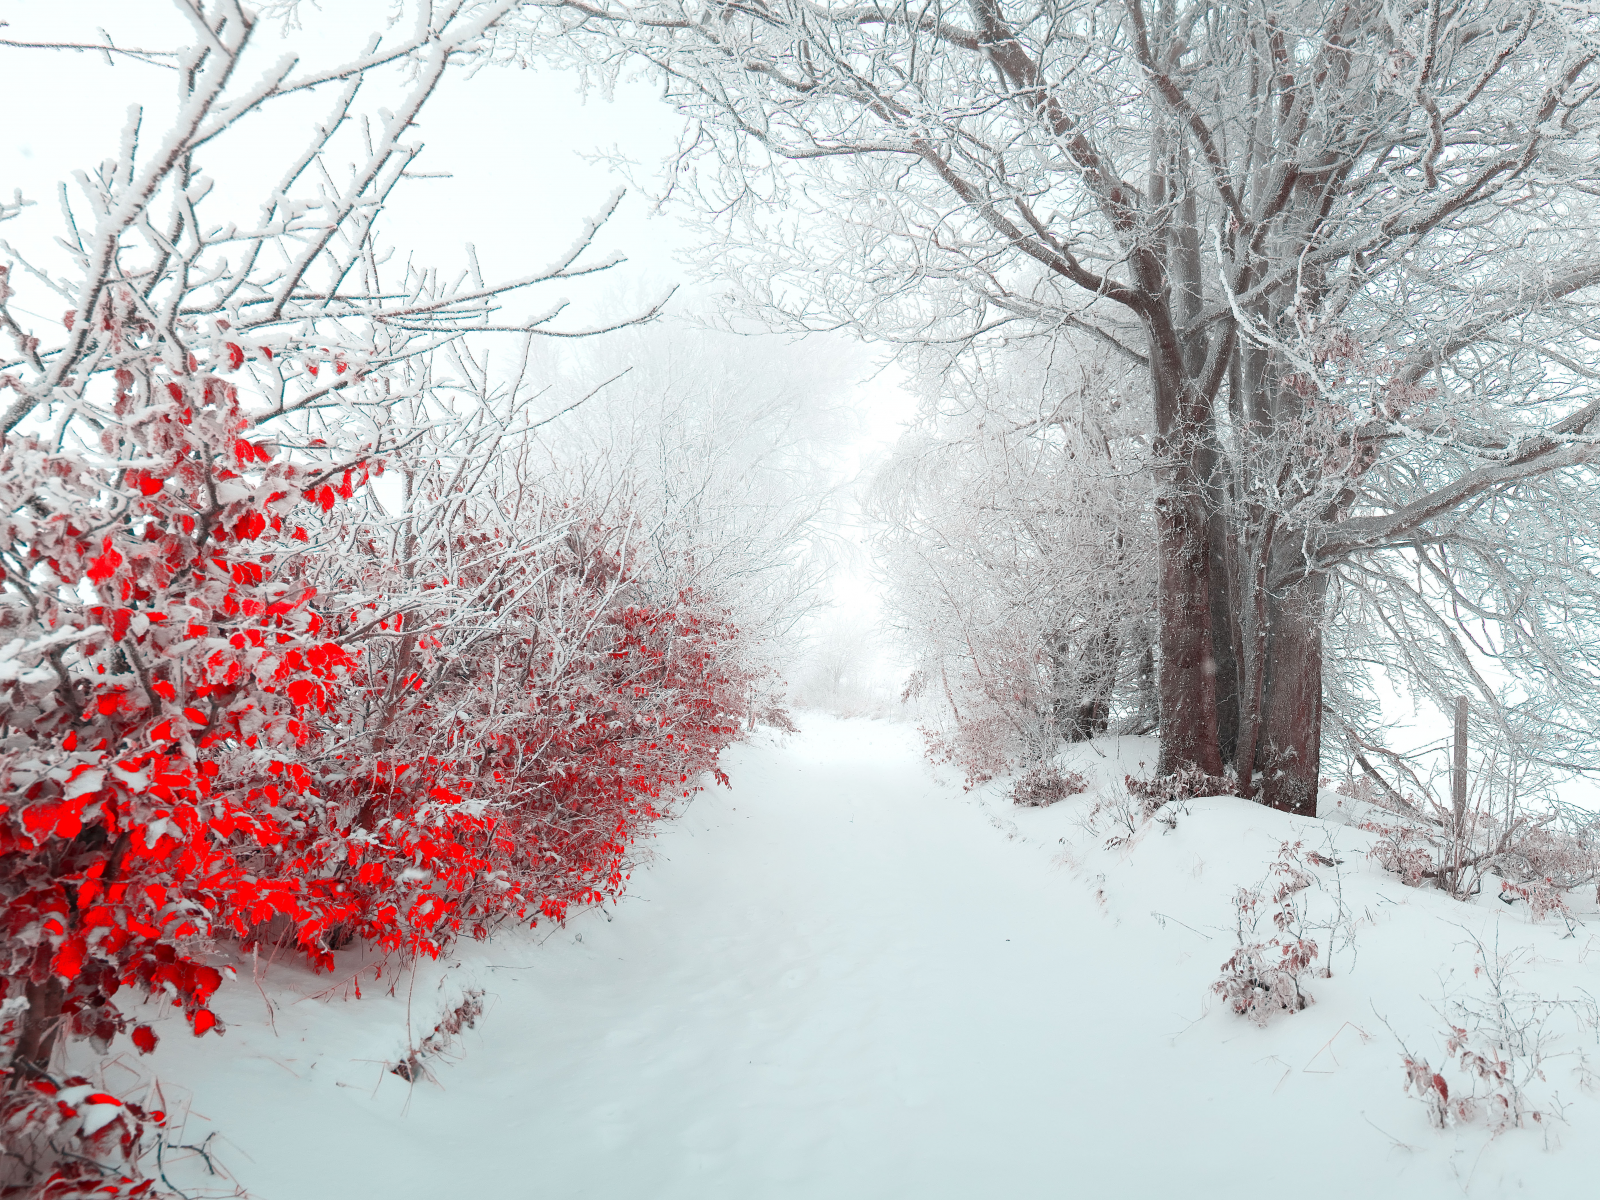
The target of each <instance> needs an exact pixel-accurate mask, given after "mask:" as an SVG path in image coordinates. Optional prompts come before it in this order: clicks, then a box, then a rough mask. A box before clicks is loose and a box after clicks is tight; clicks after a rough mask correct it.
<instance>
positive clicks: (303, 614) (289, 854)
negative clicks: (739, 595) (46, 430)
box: [0, 375, 745, 1072]
mask: <svg viewBox="0 0 1600 1200" xmlns="http://www.w3.org/2000/svg"><path fill="white" fill-rule="evenodd" d="M119 382H121V379H120V376H119ZM124 386H126V384H124ZM149 395H150V403H149V404H148V405H147V406H146V407H144V408H143V409H140V410H139V412H138V419H137V420H130V421H129V423H128V424H127V425H125V426H122V427H119V428H115V429H112V430H109V431H108V432H107V433H106V435H105V439H106V447H105V448H106V452H107V454H108V455H109V454H111V453H112V451H116V453H117V455H118V456H120V458H121V461H122V462H124V463H129V464H130V465H128V466H126V467H125V468H124V469H122V470H121V471H120V472H112V471H110V470H109V469H107V468H102V467H100V466H99V465H97V464H96V463H95V462H94V461H92V460H90V459H89V458H88V457H87V456H79V457H74V456H71V455H66V454H61V453H56V452H53V451H51V450H49V449H47V448H46V447H44V446H43V445H41V444H40V443H38V442H36V441H34V440H32V439H29V438H18V437H13V438H10V439H8V440H7V441H6V443H5V445H4V451H3V457H0V477H3V479H0V491H3V492H4V504H3V511H4V512H5V513H7V514H9V516H8V517H6V518H5V519H4V523H3V525H0V555H3V556H4V570H5V575H4V578H3V583H4V593H3V596H0V604H3V607H0V646H3V649H0V716H3V719H4V721H5V727H6V731H7V733H8V735H9V736H8V739H7V740H6V741H5V743H4V744H3V749H0V896H3V899H4V910H3V915H0V965H3V967H4V969H5V970H6V972H7V975H8V979H9V981H10V982H9V984H8V987H9V988H10V992H11V994H12V995H13V996H14V997H18V998H20V997H21V995H22V993H23V992H24V991H26V992H27V999H28V1002H29V1008H28V1012H27V1017H26V1020H25V1021H24V1026H25V1027H24V1029H23V1030H22V1031H21V1032H20V1033H19V1034H18V1036H17V1037H16V1038H13V1039H12V1041H13V1042H14V1043H15V1045H14V1049H15V1050H16V1051H17V1053H18V1054H19V1055H20V1058H21V1059H22V1060H28V1061H25V1062H24V1061H19V1063H18V1065H19V1067H21V1068H22V1069H24V1070H29V1071H34V1072H42V1071H43V1070H45V1069H46V1067H47V1066H48V1061H47V1060H48V1051H49V1046H50V1043H51V1040H52V1038H53V1036H54V1034H53V1031H51V1030H46V1029H44V1028H43V1026H44V1025H45V1024H47V1023H52V1022H54V1021H56V1020H57V1018H58V1017H59V1018H60V1019H61V1020H62V1021H64V1022H65V1024H66V1026H67V1027H68V1028H69V1029H70V1031H71V1032H73V1033H76V1034H78V1035H84V1036H91V1037H93V1038H95V1039H96V1040H97V1041H99V1042H101V1043H104V1042H106V1041H109V1039H110V1038H111V1037H112V1036H113V1035H115V1034H116V1033H118V1032H121V1031H123V1030H124V1029H125V1027H126V1022H125V1020H124V1017H123V1015H122V1013H121V1012H120V1011H119V1009H118V1008H117V1006H116V1005H115V1003H114V1002H113V999H112V998H113V996H114V995H115V994H116V993H117V992H118V990H119V989H121V988H122V987H124V986H130V985H132V986H136V987H138V988H141V989H143V990H144V991H145V992H147V993H152V994H156V993H165V994H166V995H168V996H170V997H171V1000H172V1002H173V1004H174V1005H177V1006H180V1007H182V1009H183V1010H184V1013H185V1015H186V1016H187V1018H188V1020H189V1021H190V1023H191V1026H192V1028H193V1030H194V1032H195V1033H196V1034H197V1035H199V1034H204V1033H206V1032H207V1031H209V1030H216V1031H218V1032H219V1033H220V1032H221V1028H222V1027H221V1024H220V1022H219V1021H218V1020H217V1018H216V1016H215V1015H214V1014H213V1013H212V1012H211V1010H210V1008H209V1007H208V1004H209V1001H210V998H211V996H212V995H213V993H214V992H215V991H216V990H217V988H218V987H220V986H221V984H222V983H223V980H224V976H225V975H227V974H231V972H230V971H229V970H228V968H226V967H221V968H219V967H218V966H216V965H213V964H212V962H211V961H208V960H209V959H210V952H211V948H212V946H213V943H214V941H215V940H216V939H217V938H219V937H234V938H237V939H239V940H241V941H242V942H244V943H245V944H250V943H252V942H254V941H258V940H260V939H263V938H268V937H270V938H272V939H273V940H275V941H279V942H283V943H289V944H292V945H293V946H295V947H297V948H298V949H299V950H300V951H301V952H302V953H303V954H304V955H305V956H306V957H307V958H308V959H309V960H310V961H311V963H312V964H313V965H314V966H317V967H331V966H332V962H333V959H332V952H333V951H334V950H335V949H337V948H338V947H339V946H341V945H343V944H345V943H346V942H348V941H349V940H350V939H352V938H362V939H366V940H368V941H371V942H373V943H376V944H377V945H378V946H380V947H382V948H383V949H385V950H391V951H400V952H404V953H408V954H417V953H423V954H429V955H437V954H439V953H440V951H441V950H442V949H443V948H444V947H445V946H446V945H447V944H448V943H449V941H450V940H451V939H452V938H453V937H455V936H457V935H458V934H459V933H461V932H462V931H467V932H470V933H472V934H473V935H474V936H479V937H481V936H484V935H486V933H487V932H488V930H489V929H490V928H491V927H492V925H493V924H494V923H495V922H496V921H497V920H501V919H506V918H513V919H519V920H537V919H539V918H540V917H549V918H555V919H560V918H561V917H563V916H564V915H565V913H566V912H567V910H568V908H569V907H570V906H571V905H573V904H586V903H594V902H598V901H600V900H602V899H603V898H605V897H607V896H609V895H614V894H615V893H616V892H617V891H619V890H620V889H621V887H622V886H623V885H624V882H625V879H626V854H627V849H628V847H629V845H630V844H631V843H632V842H633V841H634V839H635V838H636V837H637V836H638V835H639V833H640V831H641V830H642V829H644V828H645V827H646V826H647V825H648V824H649V823H650V822H651V821H653V820H655V819H657V818H659V817H660V816H661V815H662V814H663V812H664V811H665V809H666V807H667V805H668V803H669V801H670V800H671V799H672V798H673V797H675V796H677V795H679V794H683V795H687V794H688V790H689V789H690V788H691V787H692V786H693V784H692V782H691V781H692V780H693V779H695V778H696V777H697V776H699V775H700V774H701V773H702V772H704V771H707V770H714V769H715V763H716V759H717V755H718V753H719V752H720V750H721V749H722V748H723V747H724V746H725V745H726V744H727V743H728V742H729V741H731V740H732V739H733V737H734V736H736V734H737V721H736V718H734V717H732V716H730V715H727V714H730V713H732V712H734V711H736V710H737V709H738V707H739V703H740V700H739V697H740V696H741V694H742V691H743V689H744V687H745V677H744V676H743V675H742V674H740V673H739V672H738V671H737V670H734V669H732V668H731V667H730V665H729V664H730V663H732V662H734V661H735V656H734V654H733V652H732V651H733V647H734V645H735V643H736V640H737V631H736V630H734V629H733V628H732V627H731V626H730V624H729V623H728V620H727V617H726V614H725V613H722V612H721V611H720V610H718V609H717V608H716V607H715V605H714V604H712V603H710V602H709V601H708V600H707V599H706V598H704V597H703V596H701V595H700V594H699V593H697V592H695V591H693V590H690V589H681V590H677V591H676V593H675V594H669V599H670V603H663V602H662V596H661V591H662V587H661V585H660V584H656V583H652V582H651V581H648V580H643V579H640V578H638V577H637V576H636V574H635V573H634V571H633V568H632V566H631V565H630V564H629V563H628V562H627V561H626V560H625V555H624V554H623V553H622V552H621V550H619V549H615V548H611V547H610V545H609V539H610V536H611V534H612V533H614V532H615V531H614V530H608V529H607V528H605V527H603V526H602V525H601V524H600V523H599V522H598V521H595V520H593V519H589V518H585V517H582V516H580V515H576V514H577V512H578V510H577V509H572V508H571V507H570V506H563V513H564V515H563V516H562V518H561V523H560V525H559V528H556V529H555V530H554V532H553V533H552V535H551V537H549V538H548V539H547V540H546V541H545V542H544V543H542V544H541V545H540V547H539V548H538V549H539V552H538V553H536V554H530V555H512V554H508V553H506V550H507V545H506V544H505V539H504V538H502V537H501V536H500V535H499V534H498V533H496V532H495V531H494V530H492V529H486V530H475V531H469V532H468V533H467V534H464V535H463V536H464V537H467V538H468V539H469V540H470V539H476V540H477V544H479V549H480V550H481V553H478V554H477V555H476V557H475V558H474V559H473V562H474V563H475V564H476V565H475V566H472V567H471V568H470V570H465V569H464V571H463V573H461V574H459V575H457V576H455V577H453V578H444V579H438V580H433V581H424V582H421V583H418V582H417V581H416V580H414V579H412V580H409V581H408V582H407V586H408V587H410V588H411V591H410V593H408V594H407V596H403V597H402V598H401V603H400V604H399V605H398V607H396V608H395V609H394V610H392V611H389V612H388V613H387V615H382V616H380V615H378V614H377V613H376V611H375V610H376V608H377V605H376V603H369V604H366V605H345V604H344V603H342V602H339V601H337V600H336V599H335V598H333V597H331V596H328V595H324V594H319V589H318V587H317V586H316V584H315V583H313V582H312V580H313V579H320V578H322V576H324V575H328V574H330V573H331V574H332V575H333V576H334V577H335V578H336V579H337V577H338V575H339V570H340V568H338V567H329V566H328V558H327V556H326V555H323V556H322V558H321V559H320V560H319V559H317V557H316V556H317V555H318V551H317V549H316V547H315V545H314V544H313V543H312V542H311V540H310V538H309V536H308V535H307V534H306V533H305V530H304V526H303V525H295V524H292V523H291V524H286V522H285V517H286V516H287V515H288V514H289V513H290V512H292V511H294V510H295V509H297V508H299V509H300V511H301V512H302V513H304V514H305V515H304V516H303V517H302V518H301V519H302V520H303V521H305V522H306V523H307V524H313V525H315V524H317V523H318V522H324V523H325V522H326V521H327V520H329V519H332V520H337V519H338V518H337V515H336V514H335V516H334V517H333V518H326V517H324V516H323V514H326V513H332V512H333V510H334V509H335V508H336V507H337V506H338V505H339V504H341V503H342V502H345V501H348V500H349V499H350V498H351V497H352V496H353V495H354V493H355V490H356V489H357V488H359V487H361V486H363V484H364V483H365V482H366V469H365V467H364V466H362V465H360V464H348V463H323V464H319V465H318V466H316V467H314V468H313V467H311V466H307V465H301V464H296V463H293V462H290V461H289V460H288V458H287V457H286V456H285V455H283V454H281V453H279V452H278V451H276V450H275V449H274V448H273V447H272V446H271V445H269V444H265V443H263V442H259V441H251V440H248V439H247V438H246V437H245V436H244V434H245V433H246V431H247V422H246V421H245V420H244V418H243V417H242V416H241V415H240V413H239V410H238V407H237V402H236V398H235V393H234V390H233V388H232V386H231V385H229V384H227V383H226V382H224V381H223V380H222V379H221V378H219V377H217V376H214V375H197V376H184V377H179V378H175V379H172V380H169V381H165V383H164V386H153V387H151V388H150V389H149ZM135 463H136V464H137V465H131V464H135ZM373 563H374V564H376V565H375V566H373V567H372V570H373V571H374V572H376V573H377V574H380V575H381V574H383V573H385V572H387V573H388V575H389V576H390V577H391V579H393V578H394V577H396V569H395V567H394V564H393V563H392V562H389V561H388V560H385V559H383V558H381V556H380V557H379V558H376V559H374V560H373ZM319 572H321V575H319ZM430 588H431V589H434V592H433V593H430V592H429V589H430ZM466 593H473V594H482V595H486V596H487V597H488V599H487V600H485V601H484V602H483V603H484V604H485V605H487V608H485V609H484V610H483V611H493V612H494V613H496V614H497V615H496V617H495V621H496V622H497V623H496V624H495V626H494V627H495V629H496V630H497V632H496V634H495V636H494V637H492V638H479V640H478V641H477V642H475V643H471V642H470V639H469V644H466V645H465V649H464V648H463V643H462V637H461V635H460V632H459V630H458V629H456V628H454V627H452V625H451V624H449V623H447V622H444V621H443V620H440V621H434V622H432V623H430V622H429V621H427V620H423V619H421V618H420V617H419V614H421V613H425V611H426V610H425V607H421V606H420V602H419V601H417V596H419V595H420V596H423V597H426V596H427V595H429V594H437V595H441V596H442V595H446V594H451V595H461V594H466ZM377 624H381V625H382V627H383V632H384V634H385V636H386V637H387V639H388V640H387V641H383V642H381V643H379V642H374V641H373V640H372V639H371V637H370V636H369V634H370V633H371V630H370V629H369V627H370V626H373V625H377ZM468 624H470V622H468ZM391 651H392V652H391ZM724 778H725V777H724ZM134 1041H135V1045H136V1047H137V1048H138V1049H139V1050H141V1051H148V1050H150V1049H152V1048H153V1046H154V1041H155V1038H154V1035H153V1033H152V1032H151V1031H150V1030H148V1029H147V1028H143V1027H141V1028H140V1029H138V1030H135V1031H134ZM3 1049H6V1047H0V1050H3Z"/></svg>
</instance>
